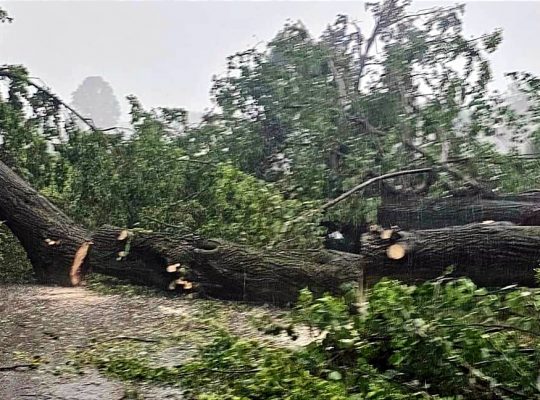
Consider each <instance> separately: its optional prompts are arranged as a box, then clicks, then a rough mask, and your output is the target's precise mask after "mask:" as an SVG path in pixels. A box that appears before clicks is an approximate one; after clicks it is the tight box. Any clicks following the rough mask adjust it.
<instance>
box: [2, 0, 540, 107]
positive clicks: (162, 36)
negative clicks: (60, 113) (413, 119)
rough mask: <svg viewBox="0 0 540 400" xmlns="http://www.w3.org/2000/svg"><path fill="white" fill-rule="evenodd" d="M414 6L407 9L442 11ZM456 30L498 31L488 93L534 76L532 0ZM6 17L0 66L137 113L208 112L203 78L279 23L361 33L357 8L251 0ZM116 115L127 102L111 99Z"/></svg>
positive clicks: (86, 5) (27, 11) (9, 7)
mask: <svg viewBox="0 0 540 400" xmlns="http://www.w3.org/2000/svg"><path fill="white" fill-rule="evenodd" d="M453 3H454V2H452V3H446V2H442V1H437V2H433V1H431V2H427V1H419V2H415V3H414V4H415V6H414V8H416V9H423V8H427V7H430V6H434V5H450V4H453ZM466 4H467V5H466V13H465V19H464V20H465V33H466V35H467V36H471V37H472V36H476V35H480V34H483V33H487V32H491V31H492V30H493V29H495V28H502V29H503V34H504V40H503V43H502V45H501V47H500V49H499V51H497V52H496V53H495V54H494V55H493V56H492V58H491V59H492V63H493V64H492V66H493V69H494V76H495V79H496V83H495V87H496V88H498V89H504V87H505V86H506V83H505V80H504V78H503V74H504V73H505V72H510V71H515V70H520V71H529V72H532V73H535V74H538V75H540V50H539V46H538V42H537V38H540V23H539V21H540V2H516V1H504V2H490V1H474V2H468V3H466ZM0 7H3V8H4V9H5V10H6V11H8V13H9V14H10V15H11V16H12V17H13V18H14V22H13V23H12V24H9V25H4V26H0V58H1V62H0V64H23V65H24V66H26V67H27V68H28V69H29V71H30V74H31V75H32V76H35V77H39V78H40V79H41V80H42V81H43V82H44V83H45V84H46V85H47V86H49V87H50V88H52V89H53V91H54V92H55V93H57V94H59V95H60V96H61V97H62V98H63V99H65V100H70V99H71V93H72V92H73V91H74V90H75V89H76V88H77V86H78V85H79V84H80V83H81V82H82V81H83V79H84V78H85V77H87V76H95V75H99V76H102V77H103V78H104V79H105V80H106V81H108V82H109V83H110V84H111V85H112V87H113V89H114V91H115V94H116V96H117V97H118V98H119V99H120V100H122V99H123V98H125V96H127V95H129V94H135V95H136V96H137V97H138V98H139V99H140V100H141V102H142V103H143V105H144V106H146V107H158V106H164V107H167V106H168V107H183V108H186V109H188V110H191V111H199V112H200V111H203V110H204V109H206V108H208V107H210V105H211V102H210V95H209V92H210V87H211V79H212V76H213V75H215V74H218V75H219V74H221V73H223V72H224V71H225V61H226V57H227V56H229V55H231V54H234V53H235V52H237V51H241V50H243V49H246V48H248V47H249V46H253V45H254V44H257V43H259V42H263V43H264V42H267V41H269V40H271V39H272V38H273V37H274V36H275V34H276V33H277V32H278V31H279V30H280V28H281V27H282V26H283V25H284V23H285V22H286V21H287V19H291V20H302V21H303V23H304V24H305V25H306V26H307V28H308V29H309V30H310V31H311V33H312V34H313V35H316V36H318V35H319V34H320V33H321V32H322V31H323V29H324V28H325V27H326V25H327V24H328V23H330V22H332V21H333V20H334V19H335V16H336V15H337V14H347V15H349V16H351V17H352V18H353V19H356V20H358V21H359V23H360V24H361V26H362V27H365V28H364V29H365V30H366V31H368V30H369V29H370V27H371V24H372V21H371V19H370V16H369V15H368V14H366V12H365V11H364V3H363V2H338V1H326V2H322V1H319V2H311V1H301V2H287V1H274V2H260V1H250V2H248V1H244V2H240V1H235V2H231V1H216V2H209V1H206V2H196V1H184V2H182V1H138V2H135V1H129V2H128V1H92V2H79V1H69V2H65V1H64V2H58V1H39V2H31V1H0ZM121 103H122V108H123V112H124V113H126V112H127V104H126V102H125V101H123V100H122V101H121Z"/></svg>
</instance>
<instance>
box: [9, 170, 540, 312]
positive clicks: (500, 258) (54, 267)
mask: <svg viewBox="0 0 540 400" xmlns="http://www.w3.org/2000/svg"><path fill="white" fill-rule="evenodd" d="M0 219H3V220H5V223H6V225H7V226H8V227H9V228H10V229H11V230H12V231H13V233H14V234H15V235H16V236H17V237H18V238H19V240H20V242H21V244H22V245H23V247H24V248H25V250H26V252H27V253H28V256H29V258H30V260H31V262H32V265H33V266H34V269H35V271H36V275H37V277H38V278H39V279H40V280H41V281H44V282H49V283H59V284H63V285H77V284H79V283H80V281H81V279H82V278H83V277H84V275H85V274H86V273H87V272H89V271H95V272H99V273H103V274H106V275H110V276H114V277H118V278H122V279H127V280H129V281H131V282H133V283H137V284H144V285H148V286H153V287H157V288H161V289H167V290H170V291H175V292H179V293H185V292H193V291H195V292H197V293H201V294H202V295H205V296H210V297H215V298H220V299H228V300H242V301H248V302H256V303H272V304H287V303H291V302H294V301H295V300H296V298H297V295H298V291H299V290H300V289H302V288H305V287H308V288H309V289H311V290H312V291H314V292H315V293H316V294H322V293H323V292H332V293H335V292H337V291H338V290H339V288H340V287H341V286H342V285H343V284H345V283H348V282H351V281H358V280H360V279H363V280H364V282H367V283H368V284H371V283H373V282H375V281H376V280H377V279H379V278H381V277H383V276H388V277H393V278H401V279H404V280H406V281H416V280H418V279H428V278H434V277H436V276H438V275H439V274H440V273H441V272H442V271H443V270H444V268H445V267H446V266H448V265H450V264H456V265H457V266H458V268H457V269H456V272H455V274H457V275H465V276H469V277H471V278H472V279H474V280H475V281H476V282H477V283H478V284H479V285H489V286H492V285H493V286H500V285H509V284H513V283H520V284H524V285H530V286H532V285H534V283H535V282H534V268H535V267H536V266H537V265H538V260H539V259H540V227H519V226H507V225H504V224H492V225H482V224H476V225H467V226H463V227H454V228H446V229H440V230H425V231H416V232H403V231H399V232H394V231H384V232H375V233H372V234H369V235H367V236H364V237H363V240H364V244H363V247H362V254H361V255H355V254H348V253H340V252H333V251H323V250H313V251H291V250H286V251H279V250H265V251H263V250H257V249H253V248H250V247H247V246H240V245H236V244H233V243H228V242H225V241H222V240H206V239H202V238H199V237H197V236H194V235H192V236H175V235H170V234H164V233H159V232H150V231H143V230H140V229H138V230H137V229H133V230H125V229H122V228H116V227H111V226H104V227H102V228H100V229H98V230H97V231H96V232H94V233H90V232H88V231H87V230H85V229H84V228H82V227H79V226H78V225H77V224H75V223H74V222H73V221H72V220H71V219H69V218H68V217H67V216H66V215H64V214H63V213H62V212H61V211H60V210H59V209H58V208H56V207H55V206H54V205H52V204H51V203H50V202H49V201H48V200H47V199H46V198H44V197H43V196H41V195H40V194H39V193H37V192H36V191H35V190H33V189H32V188H31V187H30V186H29V185H28V183H26V182H25V181H24V180H22V179H21V178H19V177H18V176H17V175H16V174H15V173H13V172H12V171H11V170H10V169H9V168H7V167H6V166H5V165H4V164H2V163H1V162H0ZM385 232H386V233H385ZM388 232H390V233H388ZM381 237H382V238H381ZM392 245H393V246H395V247H393V249H394V250H396V249H397V253H395V254H398V255H399V254H400V249H401V248H403V249H401V253H403V254H402V256H401V257H395V254H394V253H392V254H394V255H393V257H394V259H390V258H389V257H388V255H387V254H389V253H388V249H389V248H390V247H391V246H392Z"/></svg>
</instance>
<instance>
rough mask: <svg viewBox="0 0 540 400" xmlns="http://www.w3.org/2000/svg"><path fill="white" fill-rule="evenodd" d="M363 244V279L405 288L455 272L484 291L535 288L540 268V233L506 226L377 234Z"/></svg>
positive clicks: (535, 227) (492, 225)
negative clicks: (385, 279)
mask: <svg viewBox="0 0 540 400" xmlns="http://www.w3.org/2000/svg"><path fill="white" fill-rule="evenodd" d="M362 240H363V243H362V256H363V257H364V269H365V272H364V273H365V276H367V277H374V278H376V277H379V276H392V277H396V278H398V279H402V280H404V281H407V282H411V281H418V280H426V279H433V278H436V277H437V276H440V275H441V274H443V273H444V271H445V269H446V268H448V267H449V266H453V267H454V271H453V273H452V274H451V275H453V276H467V277H470V278H471V279H472V280H473V281H475V282H476V283H477V284H480V285H482V286H504V285H509V284H514V283H516V284H520V285H525V286H535V285H536V282H535V276H534V275H535V272H534V269H535V268H537V267H538V264H539V262H540V227H537V226H517V225H513V224H511V223H507V222H494V223H479V224H469V225H462V226H453V227H448V228H441V229H430V230H421V231H411V232H406V231H394V230H379V231H376V232H371V233H370V234H366V235H365V236H364V237H363V238H362Z"/></svg>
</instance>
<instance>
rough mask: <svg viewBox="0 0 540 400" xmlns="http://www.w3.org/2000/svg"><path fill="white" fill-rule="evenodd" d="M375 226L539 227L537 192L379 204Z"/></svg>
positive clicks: (539, 201) (539, 196)
mask: <svg viewBox="0 0 540 400" xmlns="http://www.w3.org/2000/svg"><path fill="white" fill-rule="evenodd" d="M377 220H378V223H379V224H380V225H382V226H385V227H390V226H393V225H397V226H399V227H400V228H401V229H405V230H409V229H434V228H443V227H447V226H455V225H464V224H469V223H473V222H482V221H487V220H492V221H509V222H513V223H515V224H517V225H540V192H530V193H522V194H518V195H505V196H499V197H497V198H494V199H486V198H481V197H478V196H477V197H463V198H460V197H454V198H448V199H411V200H397V199H396V200H392V201H387V202H383V204H382V205H381V206H380V207H379V209H378V213H377Z"/></svg>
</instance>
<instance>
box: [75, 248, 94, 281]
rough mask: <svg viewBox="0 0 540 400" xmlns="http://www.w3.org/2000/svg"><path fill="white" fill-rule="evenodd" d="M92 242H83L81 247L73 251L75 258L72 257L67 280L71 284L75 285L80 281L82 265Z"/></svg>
mask: <svg viewBox="0 0 540 400" xmlns="http://www.w3.org/2000/svg"><path fill="white" fill-rule="evenodd" d="M92 244H93V243H92V242H84V243H83V244H82V245H81V247H79V249H78V250H77V252H76V253H75V258H74V259H73V264H71V268H70V270H69V281H70V283H71V285H72V286H77V285H79V284H80V283H81V281H82V278H83V276H84V271H83V265H84V261H85V260H86V256H87V255H88V251H89V250H90V246H91V245H92Z"/></svg>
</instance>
